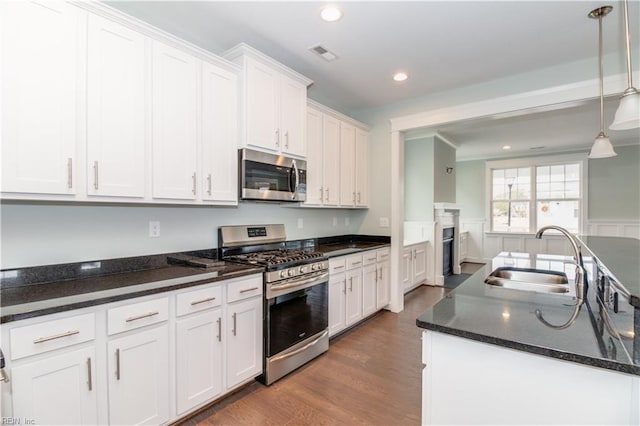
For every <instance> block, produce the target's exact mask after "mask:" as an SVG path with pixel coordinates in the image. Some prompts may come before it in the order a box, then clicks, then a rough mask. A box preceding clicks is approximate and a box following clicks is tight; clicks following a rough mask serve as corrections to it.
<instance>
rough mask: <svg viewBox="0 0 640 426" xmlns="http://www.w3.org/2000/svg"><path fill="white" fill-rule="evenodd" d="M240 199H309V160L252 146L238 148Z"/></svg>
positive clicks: (291, 200)
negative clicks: (256, 148) (249, 147)
mask: <svg viewBox="0 0 640 426" xmlns="http://www.w3.org/2000/svg"><path fill="white" fill-rule="evenodd" d="M238 157H239V161H240V162H239V165H238V172H239V174H240V185H239V188H240V199H242V200H260V201H288V202H300V201H304V200H306V199H307V162H306V161H304V160H297V159H294V158H290V157H285V156H283V155H274V154H268V153H266V152H260V151H255V150H252V149H246V148H244V149H240V150H239V151H238Z"/></svg>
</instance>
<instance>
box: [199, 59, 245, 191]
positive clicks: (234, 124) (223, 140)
mask: <svg viewBox="0 0 640 426" xmlns="http://www.w3.org/2000/svg"><path fill="white" fill-rule="evenodd" d="M237 101H238V78H237V76H236V75H235V74H233V73H231V72H228V71H225V70H222V69H220V68H218V67H215V66H214V65H212V64H209V63H208V62H203V65H202V173H201V174H202V176H201V188H202V199H203V200H211V201H232V202H233V201H237V200H238V151H237V147H238V104H237Z"/></svg>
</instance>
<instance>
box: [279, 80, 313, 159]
mask: <svg viewBox="0 0 640 426" xmlns="http://www.w3.org/2000/svg"><path fill="white" fill-rule="evenodd" d="M306 112H307V88H306V87H305V85H304V84H301V83H299V82H297V81H295V80H293V79H291V78H289V77H286V76H284V75H283V76H280V133H281V135H280V138H281V150H282V152H284V153H287V154H293V155H300V156H302V157H305V156H306V155H307V144H306V139H305V136H306V135H305V132H306V124H305V123H306V121H307V114H306Z"/></svg>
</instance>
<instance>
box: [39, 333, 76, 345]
mask: <svg viewBox="0 0 640 426" xmlns="http://www.w3.org/2000/svg"><path fill="white" fill-rule="evenodd" d="M75 334H80V330H69V331H65V332H64V333H60V334H55V335H53V336H47V337H40V338H39V339H36V340H34V341H33V343H43V342H48V341H49V340H55V339H61V338H63V337H69V336H73V335H75Z"/></svg>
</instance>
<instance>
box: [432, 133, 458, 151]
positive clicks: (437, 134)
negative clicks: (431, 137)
mask: <svg viewBox="0 0 640 426" xmlns="http://www.w3.org/2000/svg"><path fill="white" fill-rule="evenodd" d="M435 137H437V138H438V139H440V140H441V141H442V142H444V143H446V144H447V145H449V146H450V147H451V148H453V149H458V145H456V144H455V143H453V142H451V141H450V140H449V139H447V138H446V137H444V136H442V133H440V132H436V134H435Z"/></svg>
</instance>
